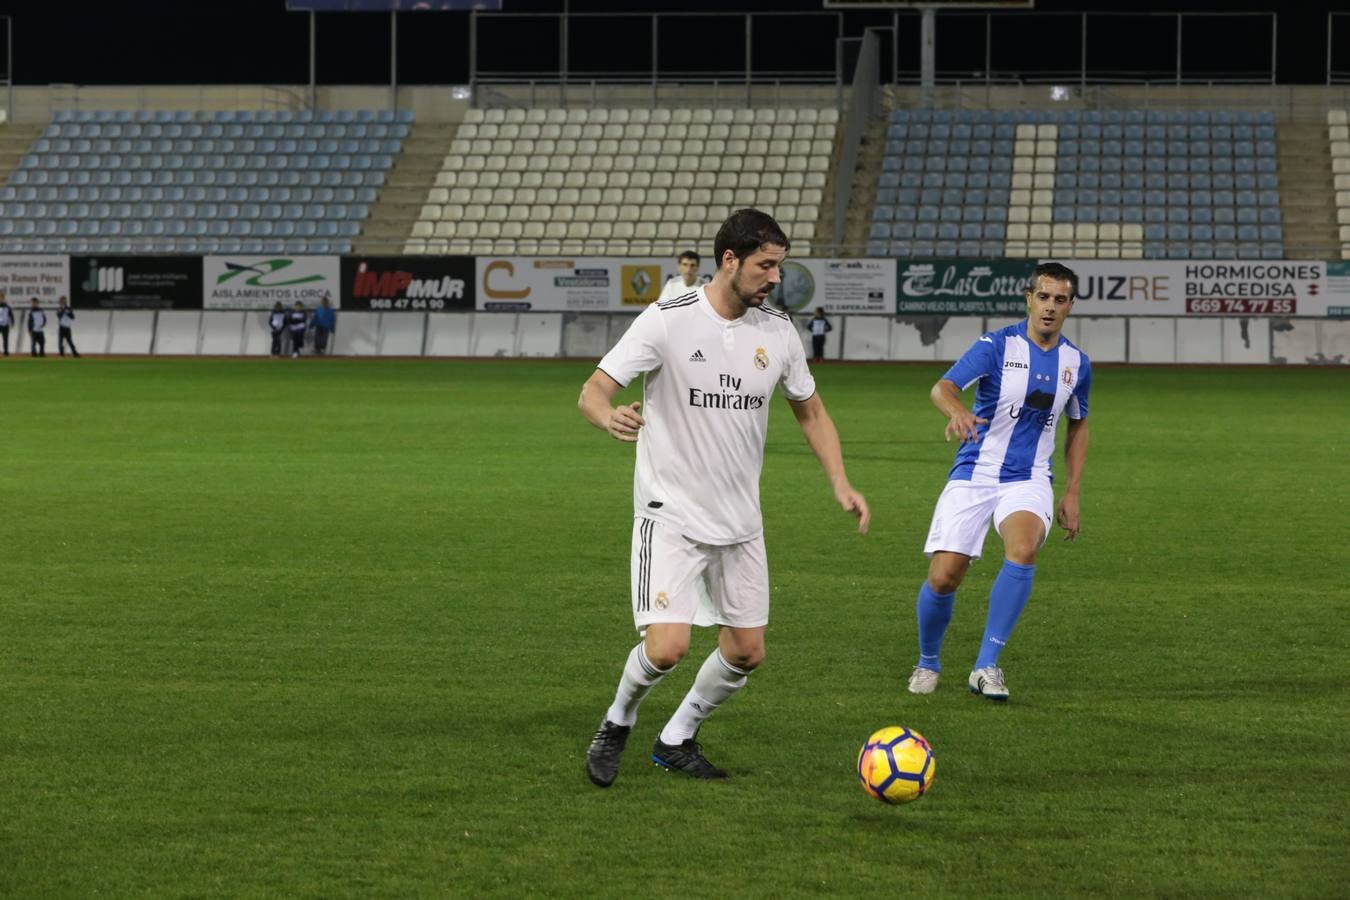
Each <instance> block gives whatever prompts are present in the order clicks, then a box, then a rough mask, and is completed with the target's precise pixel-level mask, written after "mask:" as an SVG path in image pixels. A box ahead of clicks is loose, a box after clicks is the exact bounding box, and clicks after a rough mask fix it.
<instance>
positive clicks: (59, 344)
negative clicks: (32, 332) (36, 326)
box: [56, 297, 80, 359]
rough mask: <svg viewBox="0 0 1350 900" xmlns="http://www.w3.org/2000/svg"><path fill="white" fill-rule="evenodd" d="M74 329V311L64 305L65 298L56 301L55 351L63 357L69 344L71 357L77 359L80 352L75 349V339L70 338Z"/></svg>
mask: <svg viewBox="0 0 1350 900" xmlns="http://www.w3.org/2000/svg"><path fill="white" fill-rule="evenodd" d="M74 327H75V310H73V309H71V308H70V306H69V305H67V303H66V298H65V297H62V298H61V299H60V300H57V301H56V349H57V350H59V351H60V353H61V355H62V356H65V355H66V345H67V344H69V345H70V353H71V355H72V356H74V357H76V358H77V359H78V358H79V355H80V351H78V350H76V349H75V338H74V337H73V336H72V329H74Z"/></svg>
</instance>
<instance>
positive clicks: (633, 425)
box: [577, 369, 647, 443]
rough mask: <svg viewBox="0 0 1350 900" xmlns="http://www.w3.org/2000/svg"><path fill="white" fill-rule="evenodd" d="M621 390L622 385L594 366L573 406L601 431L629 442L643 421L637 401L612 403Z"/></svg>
mask: <svg viewBox="0 0 1350 900" xmlns="http://www.w3.org/2000/svg"><path fill="white" fill-rule="evenodd" d="M621 390H623V385H621V384H619V383H618V382H617V381H615V380H614V379H613V378H610V377H609V375H608V374H607V373H605V372H604V371H602V370H600V369H596V370H595V374H593V375H592V376H591V377H590V378H588V379H586V383H585V384H583V385H582V386H581V396H580V397H579V398H577V408H578V409H580V410H581V414H582V415H583V416H585V417H586V421H587V422H590V423H591V424H592V425H594V426H595V427H596V428H599V429H600V430H601V431H606V432H608V433H609V436H610V437H612V438H614V439H615V440H617V441H627V442H628V443H633V442H634V441H636V440H637V439H638V438H637V436H638V429H639V428H641V427H642V426H643V425H645V424H647V423H646V422H645V421H644V420H643V418H642V414H641V413H640V412H639V410H640V409H642V403H641V401H637V400H635V401H633V402H632V403H626V404H624V405H622V406H615V405H614V397H615V396H616V395H617V394H618V393H619V391H621Z"/></svg>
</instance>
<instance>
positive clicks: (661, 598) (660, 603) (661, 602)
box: [656, 591, 670, 609]
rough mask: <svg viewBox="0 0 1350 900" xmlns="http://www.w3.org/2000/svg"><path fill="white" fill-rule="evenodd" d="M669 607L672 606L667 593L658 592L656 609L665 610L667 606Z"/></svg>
mask: <svg viewBox="0 0 1350 900" xmlns="http://www.w3.org/2000/svg"><path fill="white" fill-rule="evenodd" d="M669 605H670V598H669V597H667V596H666V592H665V591H657V592H656V608H657V609H665V608H666V607H667V606H669Z"/></svg>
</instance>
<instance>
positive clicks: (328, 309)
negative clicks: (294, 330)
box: [314, 294, 337, 356]
mask: <svg viewBox="0 0 1350 900" xmlns="http://www.w3.org/2000/svg"><path fill="white" fill-rule="evenodd" d="M336 328H337V310H335V309H333V303H332V301H331V300H330V299H329V297H328V295H327V294H324V295H323V299H322V300H320V301H319V308H318V309H316V310H314V353H315V354H316V355H318V356H323V354H324V351H326V350H327V349H328V336H329V335H330V334H332V333H333V330H334V329H336Z"/></svg>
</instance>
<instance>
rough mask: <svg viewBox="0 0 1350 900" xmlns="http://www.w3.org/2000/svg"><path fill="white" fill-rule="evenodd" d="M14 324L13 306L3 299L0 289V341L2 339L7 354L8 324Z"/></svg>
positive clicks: (3, 295)
mask: <svg viewBox="0 0 1350 900" xmlns="http://www.w3.org/2000/svg"><path fill="white" fill-rule="evenodd" d="M13 324H14V307H12V306H10V305H9V303H8V302H6V300H5V292H4V291H0V341H4V344H5V355H6V356H9V326H10V325H13Z"/></svg>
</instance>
